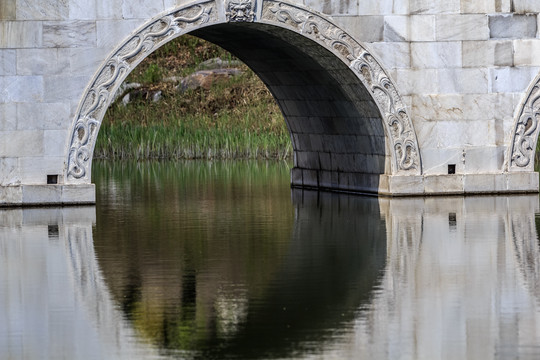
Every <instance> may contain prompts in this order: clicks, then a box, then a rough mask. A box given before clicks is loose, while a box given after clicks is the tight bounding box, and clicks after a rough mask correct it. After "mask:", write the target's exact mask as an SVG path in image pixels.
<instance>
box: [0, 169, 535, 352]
mask: <svg viewBox="0 0 540 360" xmlns="http://www.w3.org/2000/svg"><path fill="white" fill-rule="evenodd" d="M93 179H94V181H95V182H96V184H97V200H98V204H97V206H96V207H80V208H71V207H70V208H52V209H50V208H47V209H45V208H33V209H2V210H0V359H63V358H64V359H122V358H126V359H133V358H140V359H154V358H186V359H190V358H195V359H212V358H214V359H224V358H240V359H258V358H260V359H291V358H295V359H296V358H308V359H332V358H335V359H343V358H350V359H352V358H354V359H480V358H481V359H509V358H511V359H537V358H539V357H540V308H539V306H540V301H539V300H540V286H539V285H540V277H539V276H540V247H539V243H538V237H537V228H538V227H537V217H538V213H539V212H540V210H539V205H538V204H539V200H538V196H536V195H528V196H514V197H508V196H507V197H466V198H463V197H449V198H425V199H423V198H411V199H378V198H374V197H360V196H351V195H345V194H341V195H338V194H329V193H319V194H318V193H316V192H307V191H306V192H303V191H297V190H295V191H291V189H290V188H289V185H288V181H289V178H288V166H287V164H282V163H257V162H232V163H219V162H218V163H198V162H187V163H143V164H129V163H99V162H95V163H94V173H93Z"/></svg>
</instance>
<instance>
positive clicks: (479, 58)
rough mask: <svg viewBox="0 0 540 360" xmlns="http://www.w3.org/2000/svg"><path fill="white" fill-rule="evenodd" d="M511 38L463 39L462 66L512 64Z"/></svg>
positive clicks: (512, 48) (512, 45)
mask: <svg viewBox="0 0 540 360" xmlns="http://www.w3.org/2000/svg"><path fill="white" fill-rule="evenodd" d="M513 65H514V44H513V41H512V40H489V41H464V42H463V67H491V66H513Z"/></svg>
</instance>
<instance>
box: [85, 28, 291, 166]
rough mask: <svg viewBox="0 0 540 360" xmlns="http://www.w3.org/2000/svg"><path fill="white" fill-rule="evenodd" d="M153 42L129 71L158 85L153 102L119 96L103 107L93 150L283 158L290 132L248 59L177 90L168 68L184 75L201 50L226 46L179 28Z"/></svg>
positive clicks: (212, 53) (138, 155)
mask: <svg viewBox="0 0 540 360" xmlns="http://www.w3.org/2000/svg"><path fill="white" fill-rule="evenodd" d="M180 39H181V40H180V41H177V42H172V43H169V44H167V45H166V46H164V47H163V48H161V49H159V50H158V51H157V52H156V53H155V54H153V55H151V56H150V57H149V58H148V59H146V60H145V61H144V62H143V63H142V64H141V65H139V66H138V67H137V68H136V69H135V70H134V71H133V72H132V74H130V77H129V78H128V82H140V83H143V84H144V87H145V88H146V89H149V90H161V91H162V94H163V99H162V100H161V101H159V102H157V103H153V102H151V101H148V100H142V99H140V100H137V101H134V102H132V103H130V104H128V105H127V106H124V105H123V104H122V103H121V101H117V102H116V103H114V104H112V105H111V106H110V107H109V109H108V110H107V113H106V116H105V119H104V120H103V123H102V125H101V129H100V132H99V136H98V140H97V143H96V147H95V151H94V157H95V158H106V159H137V160H143V159H236V158H242V159H286V158H289V157H290V156H291V154H292V147H291V142H290V138H289V132H288V130H287V127H286V125H285V121H284V120H283V117H282V115H281V112H280V110H279V108H278V107H277V105H276V103H275V101H274V99H273V97H272V95H271V94H270V92H269V91H268V89H267V88H266V87H265V86H264V84H262V82H261V81H260V80H259V79H258V77H257V76H256V75H255V74H254V73H253V72H252V71H251V70H249V69H248V68H247V67H245V66H244V67H243V68H242V69H243V70H244V71H245V72H244V74H243V75H241V76H238V77H234V78H230V79H229V80H227V81H224V82H218V83H216V84H215V85H214V86H213V87H212V88H211V89H209V90H205V89H197V90H189V91H186V92H184V93H179V92H178V91H177V90H176V89H175V88H174V86H173V84H171V83H165V82H161V80H162V79H163V78H166V77H169V76H184V75H185V74H186V73H187V72H189V71H191V72H193V71H194V69H195V68H196V65H197V64H198V63H200V62H202V61H204V60H207V59H208V58H213V57H217V56H219V57H221V58H222V59H231V58H232V56H231V55H230V54H229V53H227V52H225V50H223V49H221V48H218V47H217V46H215V45H212V44H210V43H207V42H204V41H202V40H200V39H197V38H193V37H189V36H184V37H181V38H180Z"/></svg>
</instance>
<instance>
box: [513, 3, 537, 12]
mask: <svg viewBox="0 0 540 360" xmlns="http://www.w3.org/2000/svg"><path fill="white" fill-rule="evenodd" d="M512 1H513V5H514V11H515V12H517V13H519V14H526V13H540V3H539V2H538V1H536V0H512Z"/></svg>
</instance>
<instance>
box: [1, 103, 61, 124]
mask: <svg viewBox="0 0 540 360" xmlns="http://www.w3.org/2000/svg"><path fill="white" fill-rule="evenodd" d="M16 108H17V112H16V115H15V114H14V115H13V121H15V120H17V122H16V128H17V129H18V130H32V129H40V130H61V129H64V128H65V124H64V123H65V120H64V119H68V118H69V117H70V115H71V111H70V110H71V109H70V107H69V104H66V103H19V104H17V107H16ZM0 129H1V127H0Z"/></svg>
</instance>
